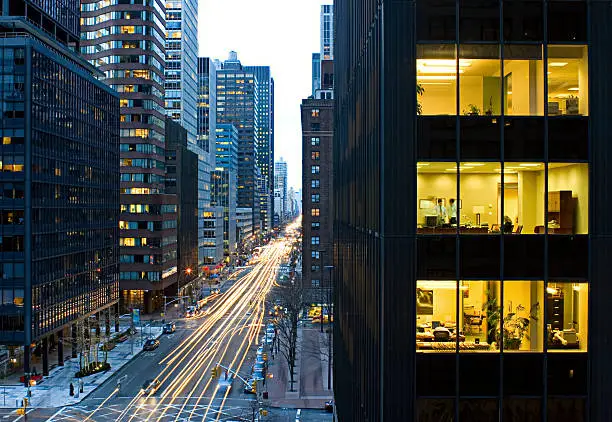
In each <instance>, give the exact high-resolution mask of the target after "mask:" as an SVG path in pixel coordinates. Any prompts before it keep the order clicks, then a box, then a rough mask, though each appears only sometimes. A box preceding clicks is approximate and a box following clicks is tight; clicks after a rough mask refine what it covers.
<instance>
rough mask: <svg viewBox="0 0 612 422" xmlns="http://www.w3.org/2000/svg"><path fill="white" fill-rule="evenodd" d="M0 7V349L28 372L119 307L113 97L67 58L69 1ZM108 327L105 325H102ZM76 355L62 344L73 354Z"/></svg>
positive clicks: (71, 55) (75, 38)
mask: <svg viewBox="0 0 612 422" xmlns="http://www.w3.org/2000/svg"><path fill="white" fill-rule="evenodd" d="M63 12H64V13H62V14H58V13H57V9H56V6H55V5H53V6H51V5H50V4H49V3H42V2H36V3H34V2H30V1H20V0H15V1H10V2H4V3H3V7H2V8H0V13H1V15H2V17H1V19H0V35H2V43H1V45H0V55H1V57H2V67H1V68H0V69H1V70H0V74H1V75H2V81H3V83H2V85H1V90H2V96H1V98H2V99H1V100H0V101H1V103H2V110H3V112H2V126H1V128H0V134H1V136H2V145H1V146H0V150H1V152H2V162H1V164H0V166H1V167H2V172H0V185H1V186H2V189H1V190H0V192H1V196H2V199H1V201H0V212H1V215H2V218H1V220H0V226H1V229H2V237H1V240H0V244H1V245H2V247H1V249H0V271H1V276H0V278H1V279H2V284H1V286H0V293H1V294H2V305H1V306H0V344H2V345H5V346H8V347H7V349H8V355H7V356H6V358H5V359H6V360H4V371H5V373H6V372H7V371H11V372H12V371H18V372H21V371H23V372H24V373H29V372H31V369H32V365H31V360H30V357H31V355H32V352H33V351H34V350H36V352H37V353H38V352H40V355H39V356H41V357H42V368H41V367H40V366H39V370H40V369H42V375H49V368H50V364H49V354H48V351H49V348H51V347H57V348H58V359H57V364H58V365H60V366H62V365H63V364H64V356H65V354H64V344H65V341H64V338H66V340H67V341H68V342H69V340H68V339H69V337H70V332H71V329H72V331H73V332H75V331H76V326H77V324H79V325H80V326H82V324H83V322H84V321H85V320H89V318H90V316H93V315H96V316H100V315H101V316H100V319H101V320H103V321H106V322H107V323H108V324H110V320H111V319H112V318H113V317H115V316H116V312H117V308H116V304H117V303H118V300H119V265H118V260H119V254H118V242H119V97H118V96H117V94H116V93H115V92H113V91H112V90H110V89H109V88H108V87H107V86H105V85H104V84H102V83H101V82H99V81H98V80H97V78H98V77H99V76H100V75H99V74H98V72H97V71H96V70H95V68H94V67H92V66H91V65H90V64H89V63H88V62H87V61H85V60H83V58H82V57H81V56H79V55H78V48H79V32H78V31H79V29H78V28H79V3H78V2H76V4H75V2H70V3H66V4H64V5H63ZM108 330H109V331H110V327H109V328H108ZM76 353H77V347H72V355H73V356H76Z"/></svg>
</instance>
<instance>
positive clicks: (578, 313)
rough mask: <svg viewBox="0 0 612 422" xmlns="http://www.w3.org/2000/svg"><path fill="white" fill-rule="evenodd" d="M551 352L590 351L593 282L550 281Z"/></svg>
mask: <svg viewBox="0 0 612 422" xmlns="http://www.w3.org/2000/svg"><path fill="white" fill-rule="evenodd" d="M546 301H547V313H546V329H547V342H548V350H549V352H562V351H567V350H574V351H581V352H586V351H587V349H588V348H587V339H588V315H589V285H588V284H587V283H571V282H549V283H548V285H547V286H546Z"/></svg>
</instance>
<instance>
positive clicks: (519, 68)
mask: <svg viewBox="0 0 612 422" xmlns="http://www.w3.org/2000/svg"><path fill="white" fill-rule="evenodd" d="M362 3H363V4H362V6H363V7H362V8H361V9H360V8H359V7H356V6H355V5H354V2H348V1H338V2H336V31H337V32H336V33H337V37H338V39H337V43H336V46H337V48H338V49H337V50H336V62H335V65H336V77H337V79H336V88H337V90H336V94H337V97H336V98H337V99H338V104H339V106H338V107H339V110H338V112H337V116H336V136H335V143H334V152H335V161H334V169H335V173H334V184H335V201H334V203H335V204H337V207H336V209H335V218H336V221H335V248H334V251H335V254H336V259H335V266H336V268H337V270H336V275H337V286H338V288H337V309H336V317H337V321H338V323H337V327H338V333H337V336H336V338H335V346H336V347H337V354H338V358H337V359H336V365H337V368H336V376H335V378H336V379H342V380H343V382H342V383H341V385H340V384H339V383H337V384H336V391H335V393H336V401H337V404H338V414H339V418H340V419H344V418H347V419H350V420H354V421H365V420H374V419H375V420H412V419H414V420H416V421H423V422H424V421H434V420H436V421H442V420H443V421H489V420H490V421H498V420H501V421H528V420H529V421H531V420H533V421H536V420H537V421H564V420H568V421H569V420H572V421H587V420H602V417H603V419H605V416H603V415H604V413H602V412H601V411H599V413H591V410H590V409H589V408H590V406H591V405H594V408H595V407H597V408H599V409H603V408H605V407H606V406H607V405H606V404H605V403H604V402H605V400H604V401H602V400H600V397H604V396H605V395H606V393H605V391H607V388H608V387H607V384H606V385H605V386H604V384H605V381H604V380H603V378H604V376H601V377H600V376H599V375H595V374H596V373H597V374H599V373H603V372H601V371H604V372H605V373H606V374H608V375H607V376H606V377H609V369H608V366H607V363H605V362H603V361H602V358H601V357H599V356H600V355H601V356H604V355H605V354H606V352H605V349H604V348H603V346H600V345H599V342H600V341H607V340H603V339H602V338H600V337H599V336H600V333H597V334H595V333H594V326H598V327H599V328H600V329H603V327H604V326H605V325H604V323H603V322H601V323H598V322H597V320H599V318H600V317H601V316H602V315H603V314H605V313H606V312H607V311H605V310H604V309H605V305H603V307H602V304H603V299H602V300H601V301H599V300H598V297H597V295H596V294H595V290H605V289H603V287H597V286H598V285H599V284H596V283H602V282H604V283H603V284H605V276H603V274H604V273H603V272H602V273H601V274H600V273H599V272H598V273H597V274H599V275H598V276H597V277H598V278H600V280H595V279H594V278H593V277H594V274H595V273H594V270H593V268H594V267H592V262H593V257H594V256H599V254H600V252H597V251H596V249H597V248H596V247H595V244H596V239H600V236H601V235H600V234H598V233H599V232H600V231H602V232H606V233H607V231H606V230H607V223H605V222H604V220H606V218H603V217H597V216H599V212H598V211H597V209H596V208H595V204H599V205H600V206H601V209H605V208H606V207H607V205H605V204H607V202H606V201H607V196H606V195H605V194H603V190H602V189H603V186H604V185H605V181H606V180H607V178H601V177H602V175H603V173H602V172H600V173H599V177H600V179H595V178H594V175H593V169H594V168H595V166H594V162H595V161H597V160H598V158H597V156H595V155H594V154H593V152H592V151H593V148H594V146H595V145H596V146H597V148H599V149H600V150H602V149H603V146H602V145H604V144H606V143H607V135H604V133H606V132H605V131H601V129H599V130H598V131H597V132H596V133H597V135H595V132H594V128H598V127H600V126H603V125H604V123H603V122H601V121H598V120H597V119H594V117H593V116H594V115H595V114H596V115H598V116H599V119H602V118H603V115H604V114H605V111H604V110H606V106H605V103H604V104H602V102H598V103H597V105H595V103H594V102H595V101H597V100H598V98H596V96H595V95H594V94H593V93H595V92H600V87H601V86H605V87H606V88H605V90H606V92H607V90H608V85H609V84H608V83H607V76H604V75H603V74H602V73H596V65H597V66H603V63H606V66H607V64H608V61H609V59H608V58H607V56H606V58H604V56H602V54H606V53H603V52H602V51H603V45H607V44H605V43H604V42H603V41H602V40H603V39H604V38H605V37H606V36H605V35H603V32H602V31H604V28H605V27H606V25H609V22H608V21H605V19H604V18H602V19H599V20H598V22H599V23H598V25H597V26H595V25H593V26H592V27H590V28H589V22H591V20H592V19H595V17H596V16H599V13H601V12H602V10H601V8H600V10H599V13H595V12H592V13H591V14H589V9H590V8H591V7H598V6H591V4H589V2H586V1H579V0H577V1H554V0H550V1H538V0H521V1H496V0H461V1H455V0H435V1H426V0H416V1H414V2H402V3H401V4H400V3H397V4H388V5H385V7H384V16H383V14H382V12H380V11H379V10H374V9H369V8H368V6H367V5H365V3H366V2H362ZM368 10H370V12H368ZM358 11H359V12H358ZM361 11H364V12H363V13H366V14H368V13H369V14H368V16H367V17H365V20H366V21H368V22H374V23H373V25H372V26H371V27H368V28H367V29H365V30H362V29H359V24H358V23H359V22H363V20H364V17H363V15H362V13H361ZM587 15H588V17H587ZM608 20H609V18H608ZM604 21H605V23H604ZM383 28H384V29H383ZM415 29H416V31H415ZM355 32H357V34H356V33H355ZM593 36H595V37H598V38H596V40H598V41H597V43H595V44H594V43H593V39H590V37H593ZM366 40H367V41H366ZM593 45H599V46H602V47H598V48H599V49H598V50H594V49H593ZM383 46H384V48H383ZM354 51H360V52H361V53H360V55H358V58H357V57H356V56H355V55H354V54H353V52H354ZM598 54H599V56H598ZM594 75H598V76H594ZM379 81H382V82H381V83H379ZM398 93H399V94H398ZM404 95H406V96H407V97H411V98H414V101H404V97H403V96H404ZM370 110H374V112H373V113H372V112H370ZM604 120H605V118H604ZM311 158H312V159H313V160H314V161H313V165H312V166H311V171H312V173H313V174H315V173H316V172H318V171H319V169H318V168H317V163H316V162H315V161H316V157H315V156H313V157H311ZM606 161H607V159H599V166H600V167H601V166H602V165H604V166H605V164H603V163H604V162H606ZM594 186H602V187H600V188H597V190H596V189H595V188H594ZM598 194H599V196H600V199H599V200H597V195H598ZM602 195H603V196H602ZM604 197H605V199H604ZM594 201H599V202H594ZM312 212H316V211H315V210H314V209H313V210H312ZM597 242H598V243H597V244H598V245H599V248H602V247H604V244H606V246H605V248H606V251H608V250H609V249H608V246H607V241H603V240H601V241H599V240H597ZM606 254H607V255H609V253H608V252H606ZM601 257H602V258H601V259H602V262H600V264H599V265H600V268H601V269H600V270H598V271H603V265H602V264H603V255H601ZM595 302H597V303H598V305H599V306H600V308H594V306H593V304H594V303H595ZM404 321H409V322H404ZM406 335H409V337H410V338H409V339H405V337H406ZM604 337H606V335H605V334H604ZM606 338H607V337H606ZM591 365H597V367H598V369H599V371H597V372H595V371H592V370H591V369H590V367H591ZM370 368H372V369H370ZM593 376H597V377H598V381H597V383H595V382H591V381H589V380H590V379H591V377H593ZM381 391H382V392H384V393H379V392H381ZM595 403H596V405H595ZM595 415H599V416H595Z"/></svg>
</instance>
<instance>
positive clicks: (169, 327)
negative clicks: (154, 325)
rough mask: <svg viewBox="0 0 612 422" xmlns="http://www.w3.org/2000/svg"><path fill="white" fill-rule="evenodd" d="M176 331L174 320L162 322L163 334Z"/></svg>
mask: <svg viewBox="0 0 612 422" xmlns="http://www.w3.org/2000/svg"><path fill="white" fill-rule="evenodd" d="M175 331H176V324H175V323H174V322H167V323H165V324H164V331H163V333H164V334H172V333H173V332H175Z"/></svg>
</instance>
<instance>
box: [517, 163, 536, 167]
mask: <svg viewBox="0 0 612 422" xmlns="http://www.w3.org/2000/svg"><path fill="white" fill-rule="evenodd" d="M519 166H520V167H540V164H539V163H521V164H519Z"/></svg>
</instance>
